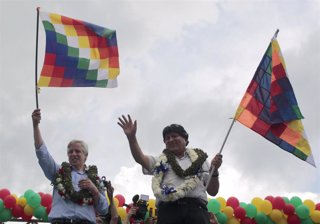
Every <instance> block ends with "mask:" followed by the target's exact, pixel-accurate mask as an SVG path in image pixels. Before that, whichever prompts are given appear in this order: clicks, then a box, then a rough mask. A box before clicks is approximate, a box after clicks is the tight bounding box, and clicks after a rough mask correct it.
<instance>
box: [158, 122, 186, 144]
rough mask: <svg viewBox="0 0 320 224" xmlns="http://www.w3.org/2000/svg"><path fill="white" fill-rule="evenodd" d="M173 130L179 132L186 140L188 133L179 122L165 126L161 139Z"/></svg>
mask: <svg viewBox="0 0 320 224" xmlns="http://www.w3.org/2000/svg"><path fill="white" fill-rule="evenodd" d="M173 132H174V133H177V134H179V135H180V136H181V137H183V138H184V139H185V140H186V141H187V142H188V138H189V135H188V133H187V132H186V130H184V128H183V127H182V126H181V125H179V124H170V125H168V126H167V127H165V128H164V129H163V131H162V136H163V140H164V139H165V137H166V135H167V134H170V133H173Z"/></svg>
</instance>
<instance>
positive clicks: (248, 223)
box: [240, 217, 255, 224]
mask: <svg viewBox="0 0 320 224" xmlns="http://www.w3.org/2000/svg"><path fill="white" fill-rule="evenodd" d="M240 223H241V224H254V223H255V221H253V219H250V218H249V217H245V218H244V219H243V220H241V222H240Z"/></svg>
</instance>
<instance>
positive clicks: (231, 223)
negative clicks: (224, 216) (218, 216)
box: [227, 217, 240, 224]
mask: <svg viewBox="0 0 320 224" xmlns="http://www.w3.org/2000/svg"><path fill="white" fill-rule="evenodd" d="M227 223H228V224H240V222H239V220H238V219H236V218H235V217H232V218H231V219H229V220H228V222H227Z"/></svg>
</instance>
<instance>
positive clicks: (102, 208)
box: [95, 192, 109, 215]
mask: <svg viewBox="0 0 320 224" xmlns="http://www.w3.org/2000/svg"><path fill="white" fill-rule="evenodd" d="M95 208H96V209H97V211H98V212H99V214H101V215H106V214H107V213H108V209H109V204H108V200H107V198H106V196H105V195H104V194H103V193H101V192H100V198H99V202H98V204H97V205H96V207H95Z"/></svg>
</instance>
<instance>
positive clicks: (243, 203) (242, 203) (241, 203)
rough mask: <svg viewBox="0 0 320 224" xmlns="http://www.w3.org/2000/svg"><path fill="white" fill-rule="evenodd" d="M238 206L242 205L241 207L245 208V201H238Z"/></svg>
mask: <svg viewBox="0 0 320 224" xmlns="http://www.w3.org/2000/svg"><path fill="white" fill-rule="evenodd" d="M239 206H240V207H242V208H245V207H246V206H247V203H245V202H240V203H239Z"/></svg>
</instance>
